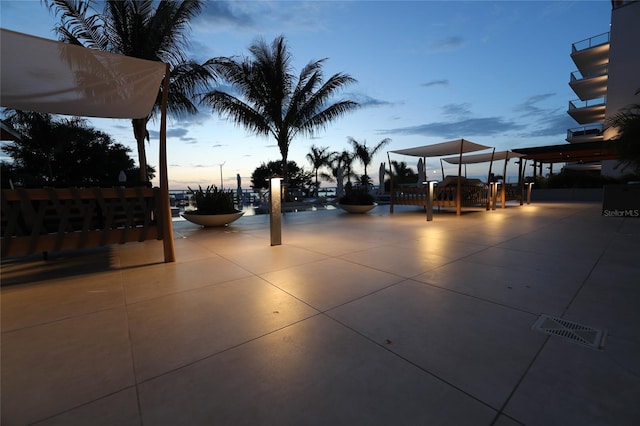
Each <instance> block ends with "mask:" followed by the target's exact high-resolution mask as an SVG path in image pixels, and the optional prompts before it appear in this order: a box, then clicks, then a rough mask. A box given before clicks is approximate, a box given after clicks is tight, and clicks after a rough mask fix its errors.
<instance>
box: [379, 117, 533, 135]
mask: <svg viewBox="0 0 640 426" xmlns="http://www.w3.org/2000/svg"><path fill="white" fill-rule="evenodd" d="M525 127H526V126H524V125H520V124H516V123H514V122H511V121H505V120H503V119H502V118H498V117H486V118H468V119H464V120H459V121H452V122H433V123H427V124H422V125H419V126H411V127H401V128H397V129H390V130H382V131H381V132H380V133H382V134H401V135H422V136H436V137H442V138H447V139H454V138H461V137H470V136H491V135H496V134H500V133H505V132H509V131H513V130H521V129H524V128H525Z"/></svg>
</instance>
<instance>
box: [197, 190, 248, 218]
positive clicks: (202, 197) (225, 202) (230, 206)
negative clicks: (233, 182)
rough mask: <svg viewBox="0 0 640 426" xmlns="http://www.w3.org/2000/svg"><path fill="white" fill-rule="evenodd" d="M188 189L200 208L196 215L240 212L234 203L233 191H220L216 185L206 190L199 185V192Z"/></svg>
mask: <svg viewBox="0 0 640 426" xmlns="http://www.w3.org/2000/svg"><path fill="white" fill-rule="evenodd" d="M187 188H189V191H191V192H192V193H193V198H194V199H195V201H196V206H197V207H198V209H197V210H196V211H195V212H194V213H195V214H228V213H235V212H237V211H238V210H237V209H236V207H235V204H234V202H233V191H232V190H227V191H225V190H224V189H218V188H217V187H216V186H215V185H210V186H207V188H206V189H202V186H200V185H198V189H197V190H193V189H191V188H190V187H187Z"/></svg>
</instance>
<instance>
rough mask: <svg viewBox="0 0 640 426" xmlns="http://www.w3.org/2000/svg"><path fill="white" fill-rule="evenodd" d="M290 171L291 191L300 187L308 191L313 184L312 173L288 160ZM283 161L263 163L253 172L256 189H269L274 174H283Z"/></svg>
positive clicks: (253, 183) (252, 180) (303, 190)
mask: <svg viewBox="0 0 640 426" xmlns="http://www.w3.org/2000/svg"><path fill="white" fill-rule="evenodd" d="M287 169H288V173H289V191H293V190H294V189H298V190H300V191H302V192H305V193H306V192H308V189H309V188H310V187H311V186H312V185H313V182H312V179H313V178H312V174H311V173H310V172H307V171H305V170H304V168H302V167H299V166H298V165H297V164H296V162H295V161H288V162H287ZM282 173H283V171H282V162H281V161H269V162H268V163H266V164H265V163H262V164H261V165H260V166H258V167H257V168H256V169H255V170H254V171H253V173H252V174H251V187H252V188H253V189H255V190H258V189H269V179H270V178H271V177H273V176H282Z"/></svg>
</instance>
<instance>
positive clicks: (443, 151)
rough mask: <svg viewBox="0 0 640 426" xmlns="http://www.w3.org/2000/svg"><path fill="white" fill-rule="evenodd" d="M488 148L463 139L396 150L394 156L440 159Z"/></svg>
mask: <svg viewBox="0 0 640 426" xmlns="http://www.w3.org/2000/svg"><path fill="white" fill-rule="evenodd" d="M489 148H490V147H489V146H485V145H480V144H479V143H475V142H471V141H468V140H465V139H456V140H453V141H448V142H440V143H436V144H432V145H425V146H418V147H415V148H407V149H398V150H396V151H389V152H393V153H394V154H401V155H411V156H413V157H441V156H443V155H454V154H460V153H461V152H463V153H464V152H474V151H481V150H483V149H489Z"/></svg>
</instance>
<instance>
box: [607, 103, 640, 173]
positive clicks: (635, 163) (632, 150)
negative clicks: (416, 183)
mask: <svg viewBox="0 0 640 426" xmlns="http://www.w3.org/2000/svg"><path fill="white" fill-rule="evenodd" d="M607 125H608V126H609V127H616V128H617V130H618V136H617V137H616V142H617V149H618V155H619V158H620V164H621V165H622V171H624V170H625V169H626V168H627V167H631V169H632V170H633V171H634V172H635V173H640V104H632V105H629V106H627V107H626V108H623V109H622V110H621V111H620V112H618V113H617V114H615V115H614V116H613V117H611V119H609V120H608V122H607Z"/></svg>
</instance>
